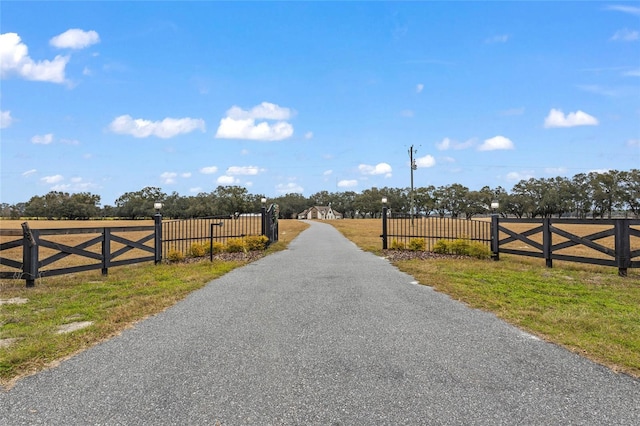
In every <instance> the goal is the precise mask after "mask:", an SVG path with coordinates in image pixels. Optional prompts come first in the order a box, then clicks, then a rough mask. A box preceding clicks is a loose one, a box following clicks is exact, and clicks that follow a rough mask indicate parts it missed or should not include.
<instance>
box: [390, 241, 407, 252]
mask: <svg viewBox="0 0 640 426" xmlns="http://www.w3.org/2000/svg"><path fill="white" fill-rule="evenodd" d="M404 249H405V246H404V243H403V242H401V241H398V240H396V239H395V238H394V239H393V241H391V250H404Z"/></svg>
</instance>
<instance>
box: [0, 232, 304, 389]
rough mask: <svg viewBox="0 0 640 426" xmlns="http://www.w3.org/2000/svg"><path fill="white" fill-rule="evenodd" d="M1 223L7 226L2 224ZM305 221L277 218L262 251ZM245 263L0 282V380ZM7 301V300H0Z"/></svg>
mask: <svg viewBox="0 0 640 426" xmlns="http://www.w3.org/2000/svg"><path fill="white" fill-rule="evenodd" d="M136 224H139V223H136ZM2 225H3V227H7V225H8V222H6V221H3V223H2ZM65 225H66V226H69V224H68V223H66V224H65ZM74 225H76V224H74ZM85 225H86V226H96V225H95V224H94V225H90V224H85ZM121 225H125V224H119V226H121ZM17 226H18V227H19V224H18V225H17ZM34 226H35V225H34ZM37 226H39V227H47V226H48V227H51V224H50V223H49V224H44V223H39V224H37ZM307 226H308V225H306V224H304V223H302V222H298V221H281V222H280V240H279V241H278V242H277V243H274V244H272V245H271V246H270V247H269V248H268V249H267V251H266V254H269V253H272V252H275V251H279V250H282V249H284V248H286V246H287V245H288V243H289V242H290V241H291V240H292V239H293V238H295V237H296V236H297V235H298V234H299V233H300V232H302V231H303V230H304V229H305V228H306V227H307ZM244 264H246V261H242V260H236V261H214V262H213V263H211V262H209V261H208V260H204V261H200V262H193V263H174V264H160V265H157V266H156V265H153V263H143V264H137V265H132V266H123V267H118V268H111V269H110V270H109V275H108V276H106V277H103V276H102V275H101V274H100V272H99V271H94V272H87V273H78V274H72V275H63V276H57V277H50V278H42V279H39V280H37V281H36V286H35V287H34V288H30V289H27V288H25V282H24V281H23V280H0V300H1V301H2V304H1V305H0V385H1V386H10V385H11V383H12V382H14V381H15V379H17V378H19V377H21V376H23V375H25V374H30V373H33V372H36V371H38V370H41V369H43V368H46V367H47V366H48V365H51V363H53V362H55V361H57V360H60V359H63V358H65V357H68V356H70V355H72V354H74V353H77V352H79V351H81V350H84V349H86V348H88V347H90V346H92V345H95V344H96V343H98V342H100V341H103V340H105V339H108V338H110V337H113V336H115V335H117V334H118V333H120V332H121V331H122V330H124V329H125V328H127V327H129V326H130V325H131V324H133V323H135V322H136V321H139V320H141V319H143V318H145V317H147V316H150V315H154V314H156V313H158V312H161V311H163V310H164V309H166V308H167V307H169V306H171V305H173V304H175V303H176V302H178V301H179V300H181V299H183V298H184V297H186V296H187V295H188V294H189V293H191V292H193V291H194V290H197V289H199V288H201V287H203V286H204V285H205V284H206V283H207V282H209V281H211V280H212V279H214V278H217V277H219V276H221V275H223V274H225V273H227V272H229V271H231V270H233V269H235V268H237V267H240V266H243V265H244ZM9 300H11V302H13V303H6V302H8V301H9ZM15 302H18V303H15ZM20 302H24V303H20ZM82 322H91V323H92V325H90V326H89V327H86V328H83V329H81V330H77V331H74V332H71V333H62V334H59V333H58V329H59V327H60V326H62V325H65V324H73V323H82Z"/></svg>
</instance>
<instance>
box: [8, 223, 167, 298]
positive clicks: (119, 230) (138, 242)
mask: <svg viewBox="0 0 640 426" xmlns="http://www.w3.org/2000/svg"><path fill="white" fill-rule="evenodd" d="M0 235H1V236H10V237H11V236H13V237H19V238H16V239H15V240H11V241H7V242H5V243H2V244H1V245H0V253H2V252H7V251H9V250H11V249H15V248H18V247H20V246H22V256H13V257H7V256H4V255H3V256H1V257H0V265H3V266H5V267H9V268H10V269H13V270H12V271H0V278H3V279H15V278H17V279H24V280H25V281H26V285H27V287H33V286H34V284H35V280H36V279H37V278H42V277H49V276H55V275H63V274H72V273H76V272H83V271H91V270H95V269H101V270H102V274H103V275H107V273H108V270H109V268H111V267H116V266H122V265H130V264H133V263H139V262H148V261H154V260H155V261H156V262H157V261H159V253H157V252H156V250H155V248H154V246H153V245H149V244H148V243H149V242H150V241H153V240H155V239H156V233H155V227H154V226H130V227H100V228H60V229H30V228H29V226H28V224H27V223H26V222H25V223H23V224H22V231H19V230H7V229H2V230H0ZM129 235H130V237H129ZM132 250H135V251H136V252H135V253H136V254H135V255H134V254H133V253H132ZM140 252H142V253H143V254H145V253H146V256H141V255H140ZM71 256H72V257H73V258H74V259H75V260H76V262H74V266H66V267H62V266H57V267H56V264H58V265H60V263H59V262H61V261H63V260H65V259H67V258H69V257H71ZM16 257H21V259H20V260H17V259H16Z"/></svg>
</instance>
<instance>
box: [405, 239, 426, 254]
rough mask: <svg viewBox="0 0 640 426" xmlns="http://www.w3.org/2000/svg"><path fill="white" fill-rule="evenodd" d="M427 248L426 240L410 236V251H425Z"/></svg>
mask: <svg viewBox="0 0 640 426" xmlns="http://www.w3.org/2000/svg"><path fill="white" fill-rule="evenodd" d="M426 249H427V242H426V241H425V240H424V239H422V238H412V239H410V240H409V250H411V251H425V250H426Z"/></svg>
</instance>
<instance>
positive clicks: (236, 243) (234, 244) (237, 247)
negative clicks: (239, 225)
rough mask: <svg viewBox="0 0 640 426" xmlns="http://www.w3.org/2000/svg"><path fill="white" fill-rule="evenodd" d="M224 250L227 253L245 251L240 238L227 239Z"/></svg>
mask: <svg viewBox="0 0 640 426" xmlns="http://www.w3.org/2000/svg"><path fill="white" fill-rule="evenodd" d="M226 251H227V252H228V253H241V252H243V251H246V247H245V245H244V240H243V239H242V238H230V239H228V240H227V244H226Z"/></svg>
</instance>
